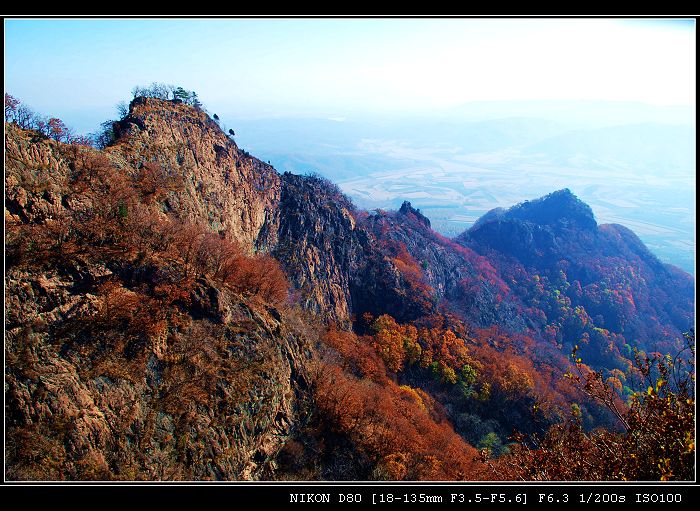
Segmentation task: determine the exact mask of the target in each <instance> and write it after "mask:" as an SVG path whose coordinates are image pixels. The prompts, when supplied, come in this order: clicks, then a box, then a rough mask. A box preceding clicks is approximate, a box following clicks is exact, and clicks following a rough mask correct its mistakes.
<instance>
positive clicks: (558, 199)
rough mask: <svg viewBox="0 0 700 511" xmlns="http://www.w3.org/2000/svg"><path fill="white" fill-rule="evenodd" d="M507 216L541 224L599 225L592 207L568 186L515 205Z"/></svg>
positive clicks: (507, 212) (506, 213)
mask: <svg viewBox="0 0 700 511" xmlns="http://www.w3.org/2000/svg"><path fill="white" fill-rule="evenodd" d="M505 217H506V218H513V219H520V220H525V221H529V222H532V223H536V224H540V225H559V226H562V227H567V226H576V227H579V228H585V229H595V228H596V227H597V225H598V224H597V223H596V221H595V217H594V216H593V210H591V207H590V206H589V205H588V204H586V203H585V202H583V201H582V200H580V199H579V198H578V197H576V195H574V194H573V193H572V192H571V190H569V189H568V188H564V189H562V190H557V191H556V192H552V193H550V194H548V195H545V196H544V197H540V198H539V199H535V200H532V201H525V202H522V203H520V204H518V205H516V206H513V207H512V208H510V209H509V210H507V211H506V212H505Z"/></svg>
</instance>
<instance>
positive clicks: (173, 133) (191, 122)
mask: <svg viewBox="0 0 700 511" xmlns="http://www.w3.org/2000/svg"><path fill="white" fill-rule="evenodd" d="M115 131H116V135H117V143H116V144H114V145H113V146H111V147H110V148H108V151H107V152H108V154H109V155H110V156H111V157H112V158H113V159H114V160H115V161H118V162H123V163H124V164H125V166H127V167H131V168H134V169H140V168H141V167H143V165H144V164H146V163H148V162H151V163H156V164H158V165H159V166H160V167H162V168H163V169H165V171H166V173H167V174H168V175H171V176H177V177H178V178H179V179H180V181H181V183H182V185H181V187H180V188H179V189H176V190H173V191H172V192H171V193H170V194H169V196H168V199H167V201H166V202H165V204H164V206H165V208H166V209H167V210H168V211H171V212H175V213H176V214H177V215H179V216H181V217H183V218H188V219H191V220H193V219H198V220H201V221H203V222H205V223H206V224H208V225H209V226H210V227H211V229H213V230H214V231H217V232H226V233H229V234H230V235H231V236H232V237H233V238H234V239H236V240H238V241H239V242H240V243H241V244H242V245H243V246H245V247H247V248H249V249H250V250H256V251H257V250H263V251H268V250H270V249H271V248H272V247H273V246H274V245H275V243H276V240H277V238H276V235H277V229H278V223H279V215H278V204H279V200H280V194H281V183H280V177H279V175H278V174H277V172H275V170H274V169H273V168H272V167H271V166H270V165H267V164H265V163H263V162H261V161H260V160H258V159H257V158H253V157H251V156H250V155H249V154H247V153H246V152H245V151H242V150H240V149H239V148H238V147H237V145H236V144H235V142H234V141H233V140H232V139H231V138H229V137H228V136H226V135H225V134H224V133H223V131H222V130H221V129H220V128H219V126H218V125H217V124H216V123H215V122H214V121H213V120H212V119H211V118H209V116H208V115H207V114H206V113H204V112H202V111H200V110H197V109H195V108H193V107H190V106H187V105H182V104H178V103H173V102H171V101H162V100H158V99H152V98H137V99H136V100H134V101H133V102H132V103H131V105H130V111H129V115H128V116H127V117H126V118H124V119H123V120H122V121H120V122H118V123H116V125H115Z"/></svg>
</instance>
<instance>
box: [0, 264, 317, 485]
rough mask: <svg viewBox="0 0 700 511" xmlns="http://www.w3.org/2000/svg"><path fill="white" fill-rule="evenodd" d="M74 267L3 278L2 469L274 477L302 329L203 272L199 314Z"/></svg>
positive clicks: (17, 474) (195, 298)
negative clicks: (74, 271) (153, 318)
mask: <svg viewBox="0 0 700 511" xmlns="http://www.w3.org/2000/svg"><path fill="white" fill-rule="evenodd" d="M82 271H83V274H82V276H81V279H76V278H75V276H71V275H66V274H64V273H63V272H62V271H56V272H48V273H45V274H42V275H41V276H39V277H36V276H33V275H27V274H24V273H22V272H17V271H12V272H11V273H10V275H8V277H7V279H6V285H7V291H8V294H7V296H8V301H7V303H6V306H7V310H8V316H7V324H6V327H7V333H6V353H7V361H8V366H7V370H6V374H5V388H6V394H5V396H6V415H5V421H6V422H5V426H6V435H7V436H6V442H7V444H6V462H7V477H8V479H33V480H44V479H49V480H64V479H126V480H133V479H145V480H160V479H184V480H192V479H197V480H204V479H217V480H221V479H225V480H231V479H258V478H270V477H271V476H272V474H274V468H275V465H274V461H273V460H274V457H275V455H276V453H277V452H278V451H279V449H280V448H281V447H282V445H283V444H284V443H285V441H286V439H287V438H288V437H289V435H290V434H291V433H292V430H293V428H294V427H295V426H298V425H299V424H301V423H303V420H304V418H303V417H302V416H301V415H300V413H301V409H302V406H301V405H300V402H302V401H304V399H306V398H304V397H303V394H304V392H305V391H306V385H307V380H306V376H305V375H306V363H307V359H308V353H305V348H304V340H303V337H301V336H300V335H299V334H298V333H295V332H294V331H293V330H292V329H290V328H288V327H287V326H286V325H285V321H284V319H283V318H282V317H281V316H280V314H279V313H278V312H276V311H274V310H270V311H269V312H267V311H264V310H259V309H258V310H256V308H253V307H251V306H249V305H248V304H246V303H244V302H241V301H240V300H238V299H236V298H235V297H232V296H229V295H227V294H226V293H225V292H221V291H220V290H218V289H217V288H216V287H213V286H211V284H209V283H207V282H204V281H203V282H200V283H198V284H197V285H196V286H195V287H194V289H193V291H192V296H191V299H192V301H191V306H192V308H193V310H199V311H206V313H204V314H203V315H202V316H200V317H197V318H195V317H192V316H191V315H189V314H187V313H184V312H183V311H178V310H177V309H176V308H174V307H173V308H163V305H162V304H159V305H154V307H155V306H157V307H159V308H158V310H156V309H155V308H153V309H151V308H148V307H144V306H142V305H137V304H139V303H141V304H143V303H148V301H149V300H150V299H151V297H150V296H148V295H145V294H143V293H140V292H139V291H132V290H131V289H129V288H128V287H122V286H123V285H124V284H127V283H125V282H123V281H121V280H120V279H118V278H116V277H115V276H114V275H113V274H112V273H111V272H110V271H109V270H108V269H106V268H98V267H94V268H93V267H90V268H82ZM86 279H90V280H92V281H93V282H95V283H98V282H108V283H109V285H108V286H107V287H105V285H104V284H103V285H101V286H100V285H94V286H90V285H86V284H85V281H86ZM76 288H81V290H80V291H77V290H76ZM148 314H157V315H158V316H159V317H162V316H164V315H165V316H166V317H167V316H170V318H169V320H170V322H171V323H172V321H173V319H174V318H175V317H177V322H178V328H177V330H174V329H173V327H172V324H170V325H168V324H167V323H168V321H167V320H165V323H164V322H163V321H161V322H159V323H157V324H156V325H152V328H149V327H146V329H147V330H146V331H144V330H143V328H144V326H146V325H147V324H148V322H147V321H145V320H146V318H145V317H144V316H145V315H148ZM144 322H145V324H144ZM148 330H150V331H148Z"/></svg>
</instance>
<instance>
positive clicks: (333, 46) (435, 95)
mask: <svg viewBox="0 0 700 511" xmlns="http://www.w3.org/2000/svg"><path fill="white" fill-rule="evenodd" d="M153 81H159V82H165V83H172V84H175V85H181V86H183V87H185V88H187V89H192V90H195V91H196V92H197V93H198V94H199V96H200V98H201V99H202V101H203V102H204V103H205V105H206V106H207V107H208V109H209V110H210V111H212V112H217V111H218V112H224V111H225V112H231V113H233V114H234V115H239V116H270V115H307V116H343V115H348V114H349V113H353V112H358V111H365V112H372V111H374V112H392V111H393V112H410V111H416V112H422V111H428V110H430V109H434V108H444V107H450V106H454V105H459V104H463V103H466V102H470V101H485V100H486V101H493V100H496V101H498V100H534V99H537V100H541V99H546V100H579V99H585V100H613V101H621V100H625V101H641V102H646V103H652V104H658V105H670V104H684V105H693V104H695V25H694V23H693V22H692V21H682V20H680V21H671V20H661V21H653V20H645V21H624V20H556V19H554V20H524V19H521V20H481V19H472V20H469V19H457V20H454V19H450V20H444V19H423V20H376V19H374V20H373V19H364V20H352V19H347V20H333V19H316V20H314V19H308V20H290V19H264V20H232V19H225V20H185V19H178V20H153V19H150V20H114V19H113V20H6V21H5V90H6V91H7V92H9V93H11V94H13V95H14V96H16V97H18V98H20V99H21V100H23V101H24V102H26V103H27V104H29V105H30V106H32V107H33V108H34V109H35V110H37V111H39V112H41V113H45V114H51V115H57V116H59V117H62V118H63V119H64V120H65V121H66V122H68V124H72V125H74V126H75V127H76V128H78V129H79V130H81V129H85V128H86V126H85V125H86V123H87V124H89V123H90V122H98V121H99V120H104V119H106V118H107V117H109V116H112V115H113V112H114V105H115V104H116V103H117V102H119V101H121V100H129V99H131V96H130V91H131V89H132V88H133V86H134V85H147V84H149V83H151V82H153ZM87 112H91V113H90V114H87ZM86 115H87V117H86ZM90 127H91V126H90Z"/></svg>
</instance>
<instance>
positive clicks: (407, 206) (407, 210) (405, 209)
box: [399, 201, 430, 228]
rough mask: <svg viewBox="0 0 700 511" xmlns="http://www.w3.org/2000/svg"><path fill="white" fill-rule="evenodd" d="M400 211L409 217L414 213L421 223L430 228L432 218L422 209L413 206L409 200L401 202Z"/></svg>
mask: <svg viewBox="0 0 700 511" xmlns="http://www.w3.org/2000/svg"><path fill="white" fill-rule="evenodd" d="M399 213H401V214H402V215H405V216H409V217H410V216H411V215H412V216H414V217H415V218H416V220H418V221H419V222H420V223H422V224H423V225H425V226H426V227H428V228H430V220H429V219H428V217H426V216H425V215H424V214H423V213H421V212H420V209H415V208H414V207H413V206H411V203H410V202H408V201H403V204H401V208H399Z"/></svg>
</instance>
